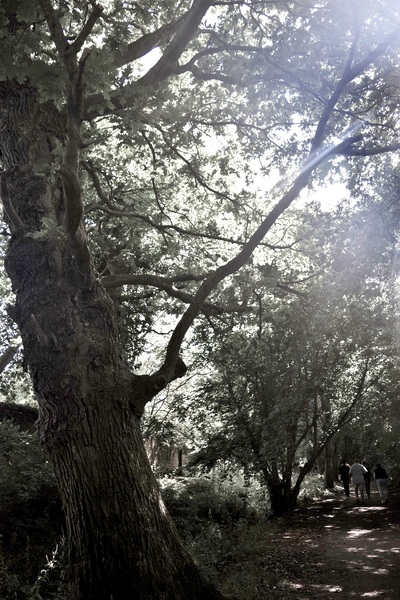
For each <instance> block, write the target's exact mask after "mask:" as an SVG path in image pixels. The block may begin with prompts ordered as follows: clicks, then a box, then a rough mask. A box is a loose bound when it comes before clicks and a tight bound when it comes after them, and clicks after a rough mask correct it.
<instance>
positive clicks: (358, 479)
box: [349, 458, 367, 504]
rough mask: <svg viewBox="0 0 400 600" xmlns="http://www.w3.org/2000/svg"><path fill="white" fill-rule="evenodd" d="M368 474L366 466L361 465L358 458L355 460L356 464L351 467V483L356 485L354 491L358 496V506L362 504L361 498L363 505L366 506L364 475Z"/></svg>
mask: <svg viewBox="0 0 400 600" xmlns="http://www.w3.org/2000/svg"><path fill="white" fill-rule="evenodd" d="M366 472H367V469H366V468H365V467H364V465H361V464H360V461H359V460H358V458H356V459H355V460H354V463H353V464H352V465H351V467H350V471H349V473H350V481H352V482H353V484H354V491H355V494H356V504H360V500H359V497H361V504H365V502H364V489H365V480H364V474H365V473H366Z"/></svg>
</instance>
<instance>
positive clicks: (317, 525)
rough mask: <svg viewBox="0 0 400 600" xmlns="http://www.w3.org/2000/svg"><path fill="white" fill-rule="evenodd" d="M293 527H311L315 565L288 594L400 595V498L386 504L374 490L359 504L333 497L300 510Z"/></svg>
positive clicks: (391, 599)
mask: <svg viewBox="0 0 400 600" xmlns="http://www.w3.org/2000/svg"><path fill="white" fill-rule="evenodd" d="M291 526H293V529H294V530H297V533H300V532H301V530H302V528H303V527H304V528H305V530H304V534H305V536H308V539H309V540H310V544H311V545H312V549H311V548H310V550H311V552H310V553H308V552H307V556H308V562H310V561H312V562H313V564H306V565H304V575H306V578H305V579H304V578H299V579H297V581H296V580H295V579H293V580H292V581H287V582H286V585H285V587H286V590H287V596H288V598H296V600H297V599H299V600H306V599H312V598H320V599H328V598H335V599H336V598H337V599H340V598H347V599H349V598H350V599H352V598H353V599H374V598H375V599H378V600H399V599H400V506H399V503H398V502H397V501H395V500H392V501H391V502H390V503H389V504H385V505H382V504H380V499H379V496H378V494H377V492H373V493H372V494H371V499H369V500H368V499H367V500H366V504H365V506H357V505H356V504H355V501H354V499H350V500H348V501H344V500H343V499H342V497H341V496H333V497H330V498H329V499H326V500H324V501H321V502H318V503H317V504H313V505H310V506H309V507H308V508H303V509H300V510H298V511H296V512H295V513H294V515H293V517H292V518H291ZM310 531H311V532H312V533H313V534H317V535H311V536H310ZM287 536H288V537H289V536H290V529H289V530H288V531H287ZM303 541H304V542H306V541H307V537H304V538H303Z"/></svg>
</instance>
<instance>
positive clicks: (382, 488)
mask: <svg viewBox="0 0 400 600" xmlns="http://www.w3.org/2000/svg"><path fill="white" fill-rule="evenodd" d="M374 474H375V481H376V486H377V488H378V492H379V496H380V498H381V503H382V504H386V503H387V501H388V499H387V496H388V479H389V478H388V475H387V473H386V471H385V469H384V468H383V467H382V466H381V465H380V463H378V464H377V465H376V469H375V471H374Z"/></svg>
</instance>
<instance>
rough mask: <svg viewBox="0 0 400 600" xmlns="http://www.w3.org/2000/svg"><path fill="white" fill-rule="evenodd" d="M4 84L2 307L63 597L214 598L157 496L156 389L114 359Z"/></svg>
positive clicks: (105, 325) (92, 281)
mask: <svg viewBox="0 0 400 600" xmlns="http://www.w3.org/2000/svg"><path fill="white" fill-rule="evenodd" d="M3 91H4V88H3ZM1 92H2V90H1V89H0V97H1V96H2V94H1ZM6 92H7V93H6V94H3V98H2V99H3V101H4V98H9V97H10V94H11V95H12V93H13V92H15V93H14V96H13V98H12V99H11V103H10V106H9V111H8V115H9V121H7V123H3V131H2V136H1V138H0V140H1V151H2V155H3V158H4V162H5V163H6V165H5V166H6V167H8V172H7V174H6V176H5V177H4V178H3V180H2V197H3V202H4V206H5V209H6V210H5V213H6V214H5V217H6V219H7V220H8V222H9V224H10V227H11V230H12V231H13V235H12V237H11V239H10V243H9V248H8V253H7V256H6V261H5V264H6V269H7V272H8V274H9V276H10V278H11V280H12V284H13V289H14V292H15V294H16V303H15V306H14V307H10V314H11V316H12V317H13V318H14V320H15V321H16V323H17V324H18V326H19V329H20V332H21V335H22V339H23V346H24V358H25V363H26V365H27V367H28V369H29V371H30V373H31V376H32V381H33V385H34V390H35V394H36V397H37V400H38V402H39V406H40V412H39V422H38V428H39V434H40V438H41V441H42V443H43V445H44V447H45V448H46V450H47V452H48V455H49V457H50V459H51V462H52V464H53V466H54V471H55V475H56V478H57V481H58V485H59V489H60V493H61V498H62V502H63V506H64V510H65V515H66V522H67V534H68V540H69V548H70V565H71V569H70V576H71V593H70V598H71V600H78V599H79V600H111V599H112V600H129V599H130V598H132V599H135V600H167V599H168V600H180V599H182V600H183V599H185V600H189V599H190V600H196V599H199V600H200V599H202V600H209V599H213V598H215V599H217V598H221V597H222V596H220V594H219V593H218V592H217V591H215V590H214V588H212V587H211V586H209V585H208V584H207V583H206V582H205V581H204V580H203V578H202V576H201V574H200V573H199V571H198V570H197V568H196V567H195V565H194V563H193V561H192V560H191V558H190V556H189V554H188V552H187V551H186V549H185V548H184V547H183V545H182V543H181V541H180V538H179V536H178V534H177V532H176V530H175V527H174V525H173V523H172V521H171V518H170V516H169V514H168V512H167V511H166V509H165V506H164V504H163V502H162V499H161V495H160V492H159V489H158V486H157V483H156V480H155V478H154V476H153V474H152V471H151V468H150V464H149V462H148V459H147V457H146V453H145V450H144V445H143V441H142V436H141V432H140V423H139V420H140V413H141V407H143V406H144V404H145V402H146V401H147V400H148V399H149V397H151V396H152V395H154V389H152V391H151V392H150V391H149V389H148V387H149V382H150V380H151V377H147V378H146V377H136V376H134V375H132V373H131V372H130V370H129V369H128V368H127V366H126V365H125V364H124V362H123V361H122V359H121V356H120V347H119V342H118V333H117V326H116V320H115V315H114V307H113V303H112V302H111V300H110V298H109V297H108V295H107V293H106V292H105V291H104V289H103V288H102V286H101V284H100V283H99V282H98V281H97V279H96V277H95V274H94V272H93V269H92V268H91V266H90V263H87V264H83V263H82V261H81V260H80V257H79V253H77V250H76V244H75V243H74V240H71V239H70V238H69V237H68V235H67V234H66V233H65V232H64V230H63V228H62V227H61V226H60V223H61V222H62V209H63V207H62V204H63V203H62V190H61V186H60V183H59V181H58V180H57V178H55V177H52V178H49V177H48V176H47V175H45V174H44V173H43V172H42V173H40V169H37V166H38V164H39V162H38V160H36V159H37V157H38V155H39V154H40V156H43V155H44V154H45V150H43V148H44V147H45V145H46V144H45V142H46V140H45V139H43V140H39V142H40V143H39V145H38V146H37V147H38V148H39V150H37V152H38V153H39V154H36V155H35V157H34V158H33V159H32V152H33V151H34V150H35V149H34V148H32V145H30V144H29V140H28V142H27V140H26V139H25V140H24V138H23V137H21V136H19V137H18V135H17V134H16V129H17V128H16V127H14V129H13V128H12V127H13V122H15V123H17V122H18V120H19V123H21V122H22V121H21V119H22V120H23V119H24V118H25V117H27V116H29V112H30V102H31V96H30V90H29V88H27V87H25V88H23V87H18V86H15V89H14V90H10V89H8V90H6ZM32 104H34V101H32ZM3 114H4V113H3ZM25 121H27V119H25ZM7 125H10V127H9V128H7V127H6V126H7ZM44 130H45V129H44V128H43V131H44ZM24 131H25V133H26V132H27V131H28V128H27V127H25V130H24ZM38 131H39V132H40V128H39V130H38V129H37V128H36V129H35V132H36V134H37V133H38ZM28 133H29V132H28ZM35 141H37V140H35ZM32 143H33V142H32ZM7 163H8V164H7ZM32 164H34V165H35V169H34V168H32ZM16 167H17V168H16Z"/></svg>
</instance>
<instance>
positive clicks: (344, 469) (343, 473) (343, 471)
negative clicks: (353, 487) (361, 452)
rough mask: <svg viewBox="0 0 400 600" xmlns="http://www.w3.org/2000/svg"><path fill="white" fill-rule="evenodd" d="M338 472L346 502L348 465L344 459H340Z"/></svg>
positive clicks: (348, 492) (348, 476) (348, 480)
mask: <svg viewBox="0 0 400 600" xmlns="http://www.w3.org/2000/svg"><path fill="white" fill-rule="evenodd" d="M338 470H339V475H340V479H341V481H342V483H343V489H344V493H345V496H346V500H348V499H349V496H350V474H349V472H350V465H349V464H348V463H347V462H346V459H345V458H342V462H341V464H340V466H339V469H338Z"/></svg>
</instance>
